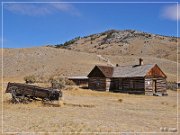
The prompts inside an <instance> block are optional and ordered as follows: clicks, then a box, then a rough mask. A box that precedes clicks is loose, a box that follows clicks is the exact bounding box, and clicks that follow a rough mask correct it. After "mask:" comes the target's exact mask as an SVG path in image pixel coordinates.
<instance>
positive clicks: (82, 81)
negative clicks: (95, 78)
mask: <svg viewBox="0 0 180 135" xmlns="http://www.w3.org/2000/svg"><path fill="white" fill-rule="evenodd" d="M68 79H69V80H71V81H73V82H74V83H75V84H76V85H78V86H86V87H87V86H88V77H87V76H72V77H68Z"/></svg>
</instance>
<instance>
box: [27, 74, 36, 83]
mask: <svg viewBox="0 0 180 135" xmlns="http://www.w3.org/2000/svg"><path fill="white" fill-rule="evenodd" d="M24 81H25V82H26V83H35V82H36V77H35V76H34V75H29V76H25V77H24Z"/></svg>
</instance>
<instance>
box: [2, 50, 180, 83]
mask: <svg viewBox="0 0 180 135" xmlns="http://www.w3.org/2000/svg"><path fill="white" fill-rule="evenodd" d="M1 58H2V57H1ZM138 58H139V57H138V56H118V55H117V56H113V55H97V54H96V53H86V52H77V51H73V50H66V49H56V48H50V47H38V48H23V49H3V77H4V79H5V80H8V81H10V80H11V81H17V79H21V80H22V78H23V77H24V76H27V75H35V76H37V77H38V78H40V79H48V78H49V77H51V76H55V75H61V76H76V75H78V76H79V75H87V74H88V73H89V72H90V71H91V69H92V68H93V67H94V65H96V64H100V65H110V64H114V65H115V64H117V63H118V64H119V65H133V64H137V63H138ZM142 58H143V59H144V63H145V64H147V63H157V64H158V65H159V66H160V67H161V68H162V69H163V71H164V72H165V73H166V74H167V76H168V80H173V81H175V80H176V77H177V76H176V75H177V63H176V62H174V61H171V60H167V59H163V58H155V57H147V56H144V57H142ZM0 66H1V65H0Z"/></svg>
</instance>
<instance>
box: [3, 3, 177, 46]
mask: <svg viewBox="0 0 180 135" xmlns="http://www.w3.org/2000/svg"><path fill="white" fill-rule="evenodd" d="M7 1H8V0H6V1H4V2H7ZM24 1H26V0H24ZM105 1H106V0H104V2H105ZM173 1H174V0H171V2H173ZM15 2H21V0H19V1H18V0H16V1H15ZM26 2H27V1H26ZM31 2H37V0H31ZM38 2H48V1H47V0H44V1H43V0H38ZM51 2H52V1H51ZM54 2H67V1H59V0H55V1H54ZM79 2H80V0H79ZM91 2H92V0H91ZM142 2H145V1H142ZM146 2H148V1H146ZM161 2H162V1H161ZM164 2H167V1H166V0H164ZM174 2H176V1H174ZM178 7H179V5H178ZM179 11H180V9H179ZM179 15H180V13H179ZM179 19H180V16H178V17H177V4H176V3H174V4H173V3H151V4H149V3H137V4H136V3H104V4H103V3H86V4H85V3H4V4H3V24H4V25H3V37H4V38H3V40H4V42H3V47H4V48H22V47H33V46H41V45H48V44H58V43H64V42H65V41H67V40H70V39H72V38H74V37H77V36H86V35H89V34H93V33H99V32H103V31H106V30H108V29H118V30H124V29H133V30H138V31H144V32H149V33H154V34H161V35H166V36H176V35H177V20H179ZM0 40H2V38H1V39H0Z"/></svg>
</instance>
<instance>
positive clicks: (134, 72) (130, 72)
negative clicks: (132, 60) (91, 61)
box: [97, 64, 155, 78]
mask: <svg viewBox="0 0 180 135" xmlns="http://www.w3.org/2000/svg"><path fill="white" fill-rule="evenodd" d="M154 66H155V64H147V65H141V66H138V65H130V66H119V67H111V66H98V65H97V67H98V68H99V69H100V70H101V72H102V73H103V74H104V76H105V77H109V78H112V77H114V78H116V77H144V76H145V75H146V73H147V72H148V71H149V70H150V69H151V68H153V67H154Z"/></svg>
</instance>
